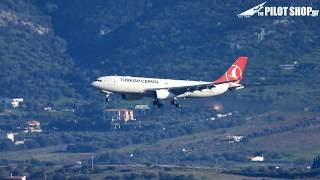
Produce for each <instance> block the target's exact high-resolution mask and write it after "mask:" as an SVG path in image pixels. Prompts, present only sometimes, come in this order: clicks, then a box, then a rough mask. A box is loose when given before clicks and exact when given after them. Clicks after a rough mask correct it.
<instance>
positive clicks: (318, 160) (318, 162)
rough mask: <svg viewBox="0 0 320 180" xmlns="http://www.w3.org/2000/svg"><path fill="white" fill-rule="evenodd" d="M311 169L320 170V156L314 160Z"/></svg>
mask: <svg viewBox="0 0 320 180" xmlns="http://www.w3.org/2000/svg"><path fill="white" fill-rule="evenodd" d="M311 168H312V169H317V168H320V155H318V156H316V157H315V158H313V162H312V166H311Z"/></svg>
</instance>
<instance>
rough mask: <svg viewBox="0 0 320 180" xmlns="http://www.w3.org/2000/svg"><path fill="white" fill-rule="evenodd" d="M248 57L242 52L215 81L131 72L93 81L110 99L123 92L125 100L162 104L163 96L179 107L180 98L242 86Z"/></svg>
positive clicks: (240, 87) (108, 99) (221, 91)
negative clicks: (148, 100) (143, 75)
mask: <svg viewBox="0 0 320 180" xmlns="http://www.w3.org/2000/svg"><path fill="white" fill-rule="evenodd" d="M247 61H248V57H246V56H240V57H239V58H238V59H237V60H236V61H235V62H234V63H233V64H232V65H231V66H230V67H229V69H228V70H227V71H226V72H225V73H224V74H223V75H222V76H221V77H220V78H218V79H217V80H214V81H212V82H204V81H189V80H174V79H156V78H145V77H131V76H102V77H99V78H97V79H96V80H95V81H93V82H92V83H91V84H92V86H94V87H95V88H97V89H98V90H99V91H101V92H102V93H103V94H104V95H105V98H106V101H107V102H109V101H110V95H111V94H120V95H121V97H122V99H124V100H140V99H143V98H144V97H151V98H153V99H154V101H153V105H156V106H157V107H159V108H162V107H163V106H164V104H163V103H162V102H163V101H164V100H168V99H171V104H172V105H174V106H175V107H180V104H179V103H178V99H179V98H205V97H212V96H217V95H220V94H223V93H225V92H227V91H234V90H239V89H243V88H244V86H243V85H241V84H240V81H241V80H242V78H243V73H244V70H245V66H246V64H247Z"/></svg>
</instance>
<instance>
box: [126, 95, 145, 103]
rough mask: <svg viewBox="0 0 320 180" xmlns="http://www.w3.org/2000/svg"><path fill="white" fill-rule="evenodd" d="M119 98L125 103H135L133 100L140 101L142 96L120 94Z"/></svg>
mask: <svg viewBox="0 0 320 180" xmlns="http://www.w3.org/2000/svg"><path fill="white" fill-rule="evenodd" d="M121 97H122V99H124V100H127V101H135V100H140V99H142V98H143V95H142V94H122V95H121Z"/></svg>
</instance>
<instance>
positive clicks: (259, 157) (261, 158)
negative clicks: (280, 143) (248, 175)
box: [249, 154, 264, 162]
mask: <svg viewBox="0 0 320 180" xmlns="http://www.w3.org/2000/svg"><path fill="white" fill-rule="evenodd" d="M249 159H250V160H251V161H255V162H261V161H264V157H263V154H262V155H261V156H253V157H250V158H249Z"/></svg>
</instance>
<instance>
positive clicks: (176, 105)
mask: <svg viewBox="0 0 320 180" xmlns="http://www.w3.org/2000/svg"><path fill="white" fill-rule="evenodd" d="M171 104H172V105H174V106H175V107H177V108H179V107H181V105H180V104H179V103H178V101H177V98H173V99H172V100H171Z"/></svg>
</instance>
